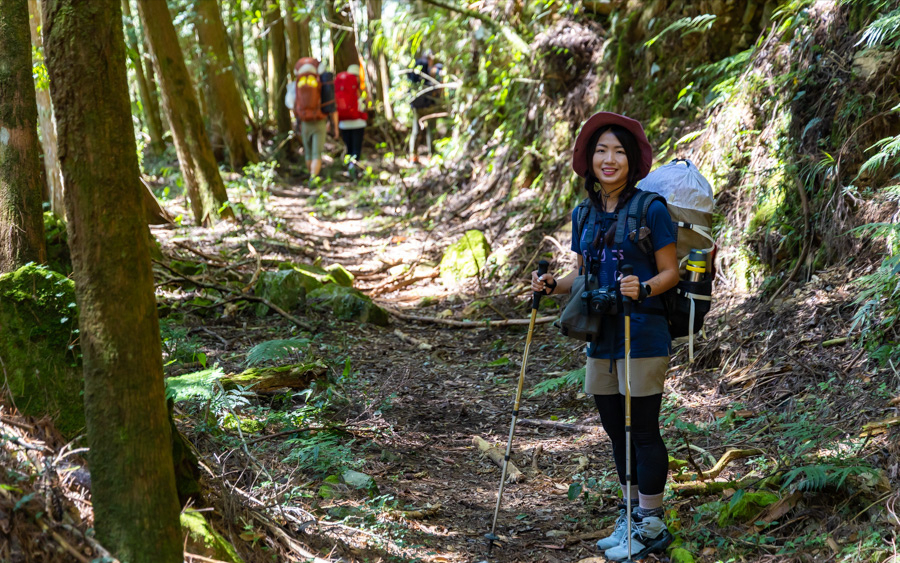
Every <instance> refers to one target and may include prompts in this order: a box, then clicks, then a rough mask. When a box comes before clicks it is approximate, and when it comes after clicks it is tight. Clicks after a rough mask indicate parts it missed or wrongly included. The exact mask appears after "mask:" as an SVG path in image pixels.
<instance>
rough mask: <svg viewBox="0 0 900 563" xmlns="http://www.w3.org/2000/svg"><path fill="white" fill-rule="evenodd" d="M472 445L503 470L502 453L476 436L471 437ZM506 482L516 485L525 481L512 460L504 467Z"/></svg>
mask: <svg viewBox="0 0 900 563" xmlns="http://www.w3.org/2000/svg"><path fill="white" fill-rule="evenodd" d="M472 443H473V444H475V445H476V446H478V449H479V450H481V451H482V452H484V453H485V454H487V456H488V457H489V458H491V461H493V462H494V463H496V464H497V466H498V467H500V468H501V469H502V468H503V457H504V455H503V451H501V450H500V448H496V447H493V446H491V445H490V444H489V443H488V442H487V441H485V440H483V439H482V438H480V437H478V436H473V437H472ZM506 480H507V481H509V482H510V483H518V482H519V481H523V480H525V475H524V474H523V473H522V472H521V471H519V468H518V467H516V466H515V464H513V462H512V460H510V461H509V464H508V465H507V466H506Z"/></svg>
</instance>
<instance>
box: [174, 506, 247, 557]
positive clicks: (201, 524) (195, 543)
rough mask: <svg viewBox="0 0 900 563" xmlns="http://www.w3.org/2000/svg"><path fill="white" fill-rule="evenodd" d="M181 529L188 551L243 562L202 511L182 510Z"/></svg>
mask: <svg viewBox="0 0 900 563" xmlns="http://www.w3.org/2000/svg"><path fill="white" fill-rule="evenodd" d="M181 529H182V531H183V532H184V534H185V536H186V537H187V542H186V547H187V551H189V552H190V553H193V554H195V555H200V556H203V557H208V558H210V559H217V560H219V561H226V562H228V563H243V561H244V560H243V559H241V556H240V555H238V553H237V550H236V549H235V548H234V546H233V545H231V544H230V543H229V542H228V540H226V539H225V538H224V537H222V535H221V534H219V533H218V532H216V531H215V530H214V529H213V528H212V526H210V525H209V523H208V522H207V521H206V519H205V518H204V517H203V514H202V513H200V512H183V513H182V514H181Z"/></svg>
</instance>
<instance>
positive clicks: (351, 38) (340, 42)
mask: <svg viewBox="0 0 900 563" xmlns="http://www.w3.org/2000/svg"><path fill="white" fill-rule="evenodd" d="M325 4H326V5H327V6H328V12H327V13H328V19H330V20H331V21H333V22H335V23H337V24H338V25H340V26H341V27H340V28H331V49H332V52H333V54H334V72H335V74H337V73H338V72H343V71H345V70H347V67H349V66H350V65H357V64H359V51H357V50H356V34H355V33H353V22H352V21H351V19H350V18H351V17H352V16H351V15H350V6H349V4H347V3H346V2H326V3H325Z"/></svg>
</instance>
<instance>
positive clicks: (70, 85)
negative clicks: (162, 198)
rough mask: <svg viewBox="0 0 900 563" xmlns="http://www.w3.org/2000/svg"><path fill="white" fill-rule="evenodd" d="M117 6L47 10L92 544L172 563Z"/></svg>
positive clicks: (156, 370) (169, 499)
mask: <svg viewBox="0 0 900 563" xmlns="http://www.w3.org/2000/svg"><path fill="white" fill-rule="evenodd" d="M19 1H21V0H19ZM120 1H121V0H91V2H84V1H81V0H47V2H46V3H45V5H44V10H45V11H44V15H45V17H44V22H45V25H44V40H45V43H46V46H47V55H48V56H47V69H48V71H49V73H50V79H51V81H50V90H51V95H52V96H53V102H54V105H55V107H56V111H57V117H58V124H59V147H60V151H59V153H60V164H61V167H62V171H63V177H64V178H65V181H66V186H67V188H68V189H67V190H66V214H67V216H68V218H69V221H68V233H69V245H70V247H71V250H72V265H73V267H74V277H75V280H76V287H75V294H76V300H77V302H78V306H79V326H80V329H81V335H80V336H81V338H80V340H81V350H82V354H83V360H82V362H83V365H84V407H85V421H86V426H87V440H88V445H89V446H90V453H89V454H88V459H89V461H90V464H91V478H92V500H93V506H94V521H95V528H96V530H97V536H98V538H99V539H100V541H101V542H102V543H103V544H104V545H105V546H106V547H108V548H110V549H111V550H112V552H113V554H114V555H115V556H116V557H117V558H119V560H121V561H128V562H130V563H151V562H153V563H156V562H165V563H169V562H171V563H176V562H178V563H180V562H181V561H183V560H184V559H183V555H182V548H181V546H182V543H181V529H180V526H179V520H178V515H179V505H178V497H177V494H176V487H175V474H174V471H173V462H172V442H171V439H172V436H171V430H170V427H169V420H168V416H167V412H166V399H165V387H164V385H163V370H162V351H161V345H160V340H159V321H158V319H157V314H156V300H155V298H154V294H153V272H152V269H151V265H150V251H149V247H148V246H149V245H148V241H149V237H148V236H147V227H146V223H145V220H144V206H143V203H142V200H141V197H142V195H141V191H140V185H139V184H138V182H136V181H135V179H136V178H137V177H138V174H139V170H138V162H137V154H136V147H135V139H134V133H133V131H134V129H133V125H132V118H131V103H130V101H129V98H128V82H127V77H126V71H125V58H126V55H125V38H124V33H123V30H122V9H121V3H120ZM160 3H161V4H162V6H163V7H165V3H163V2H160ZM5 12H6V10H3V13H5ZM73 45H77V46H78V48H77V49H74V48H72V46H73Z"/></svg>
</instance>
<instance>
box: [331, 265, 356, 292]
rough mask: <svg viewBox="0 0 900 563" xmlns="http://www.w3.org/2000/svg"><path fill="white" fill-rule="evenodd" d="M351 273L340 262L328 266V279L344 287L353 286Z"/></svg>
mask: <svg viewBox="0 0 900 563" xmlns="http://www.w3.org/2000/svg"><path fill="white" fill-rule="evenodd" d="M354 279H355V278H354V277H353V274H351V273H350V272H349V271H347V269H346V268H344V267H343V266H341V265H340V264H332V265H331V266H328V280H329V281H331V282H332V283H336V284H338V285H342V286H344V287H353V280H354Z"/></svg>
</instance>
